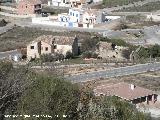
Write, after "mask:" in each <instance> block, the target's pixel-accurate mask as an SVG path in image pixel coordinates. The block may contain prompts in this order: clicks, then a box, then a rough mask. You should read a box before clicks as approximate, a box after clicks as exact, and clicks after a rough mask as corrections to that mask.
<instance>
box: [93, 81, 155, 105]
mask: <svg viewBox="0 0 160 120" xmlns="http://www.w3.org/2000/svg"><path fill="white" fill-rule="evenodd" d="M94 94H95V95H96V96H100V95H104V96H117V97H119V98H121V99H123V100H126V101H129V102H131V103H133V104H138V103H147V104H149V103H150V102H152V103H155V101H156V100H157V94H155V92H153V91H152V90H149V89H145V88H142V87H139V86H135V85H133V84H128V83H125V82H121V83H117V84H103V85H100V86H97V87H95V89H94Z"/></svg>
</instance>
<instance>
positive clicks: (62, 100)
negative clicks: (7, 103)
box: [17, 75, 79, 120]
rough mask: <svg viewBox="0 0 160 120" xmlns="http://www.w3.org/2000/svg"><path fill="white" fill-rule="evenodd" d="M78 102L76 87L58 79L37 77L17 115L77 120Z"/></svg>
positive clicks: (23, 99) (24, 95) (21, 103)
mask: <svg viewBox="0 0 160 120" xmlns="http://www.w3.org/2000/svg"><path fill="white" fill-rule="evenodd" d="M78 101H79V92H78V87H77V86H76V85H72V84H71V83H70V82H67V81H65V80H63V79H61V78H58V77H50V76H45V75H43V76H42V75H37V76H36V78H35V79H34V80H33V82H32V85H30V87H29V88H28V89H27V90H26V91H25V92H24V94H23V96H22V97H21V99H20V101H19V105H18V111H17V113H18V114H22V115H23V114H29V115H31V116H32V115H34V114H38V115H50V116H52V119H53V120H62V119H64V118H63V117H64V116H63V115H67V116H66V117H67V118H65V119H68V120H76V118H78V117H77V115H76V114H77V110H76V109H77V105H78ZM57 115H58V117H57ZM31 119H34V120H35V119H36V118H31ZM39 119H42V120H43V119H44V120H45V119H46V118H43V117H41V118H39ZM20 120H22V119H20Z"/></svg>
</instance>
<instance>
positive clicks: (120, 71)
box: [65, 63, 160, 82]
mask: <svg viewBox="0 0 160 120" xmlns="http://www.w3.org/2000/svg"><path fill="white" fill-rule="evenodd" d="M156 70H160V63H151V64H139V65H134V66H128V67H121V68H115V69H112V70H107V71H95V72H90V73H87V74H80V75H73V76H65V77H66V79H68V80H71V81H73V82H86V81H90V80H95V79H99V78H112V77H118V76H125V75H132V74H138V73H144V72H147V71H156Z"/></svg>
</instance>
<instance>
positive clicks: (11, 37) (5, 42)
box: [0, 27, 91, 52]
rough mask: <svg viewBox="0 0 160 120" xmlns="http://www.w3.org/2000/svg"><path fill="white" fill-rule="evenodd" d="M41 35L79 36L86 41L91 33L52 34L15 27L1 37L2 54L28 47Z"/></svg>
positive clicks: (0, 49)
mask: <svg viewBox="0 0 160 120" xmlns="http://www.w3.org/2000/svg"><path fill="white" fill-rule="evenodd" d="M40 35H64V36H75V35H77V36H78V37H79V38H80V39H86V38H89V37H90V36H91V33H87V32H83V33H82V32H51V31H43V30H39V29H36V28H27V27H26V28H21V27H15V28H14V29H12V30H10V31H8V32H6V33H4V34H1V35H0V52H1V51H7V50H13V49H17V48H23V47H26V44H28V43H29V42H30V41H33V40H34V39H35V38H36V37H39V36H40Z"/></svg>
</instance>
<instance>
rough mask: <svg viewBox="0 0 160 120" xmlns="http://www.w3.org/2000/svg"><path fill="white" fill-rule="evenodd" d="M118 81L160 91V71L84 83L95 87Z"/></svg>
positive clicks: (91, 87) (89, 86)
mask: <svg viewBox="0 0 160 120" xmlns="http://www.w3.org/2000/svg"><path fill="white" fill-rule="evenodd" d="M118 82H127V83H132V84H134V85H137V86H141V87H144V88H147V89H151V90H154V91H156V92H158V93H160V71H156V72H148V73H143V74H137V75H130V76H124V77H117V78H110V79H99V80H95V81H91V82H86V83H83V84H82V85H84V86H87V87H88V88H90V89H93V88H94V87H95V86H97V85H101V84H106V83H118Z"/></svg>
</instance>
